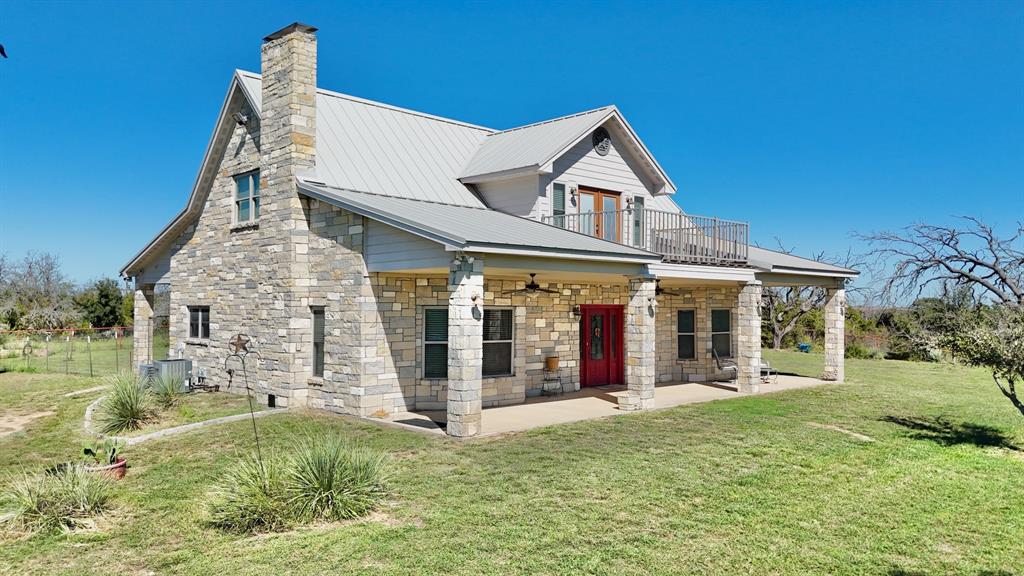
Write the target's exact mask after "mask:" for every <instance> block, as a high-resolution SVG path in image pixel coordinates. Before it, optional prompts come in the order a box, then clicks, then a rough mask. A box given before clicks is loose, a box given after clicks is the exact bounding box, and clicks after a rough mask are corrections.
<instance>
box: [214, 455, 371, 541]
mask: <svg viewBox="0 0 1024 576" xmlns="http://www.w3.org/2000/svg"><path fill="white" fill-rule="evenodd" d="M386 468H387V456H386V455H385V454H383V453H381V452H377V451H375V450H371V449H369V448H363V447H356V446H351V445H349V444H347V443H345V442H344V441H342V440H339V439H337V438H333V437H320V438H315V439H313V440H310V441H308V442H306V443H305V444H303V445H301V446H300V447H299V448H298V449H297V450H296V452H295V454H294V456H293V457H291V458H287V459H285V458H282V457H280V456H277V455H271V456H268V457H267V458H265V459H264V462H263V464H262V465H261V464H260V463H259V461H258V460H256V459H254V458H245V459H243V460H242V461H240V462H239V463H238V464H237V465H236V466H235V467H234V468H232V469H230V470H229V471H228V472H227V474H225V476H224V477H223V478H222V479H221V480H220V482H219V483H218V484H217V485H216V488H215V489H214V491H213V493H212V495H211V498H210V500H209V503H208V505H207V513H208V515H209V523H210V524H211V525H213V526H215V527H218V528H221V529H223V530H227V531H230V532H236V533H252V532H260V531H273V530H280V529H283V528H287V527H289V526H291V525H293V524H296V523H300V522H311V521H316V520H344V519H349V518H357V517H360V516H364V515H366V514H367V513H369V512H370V511H372V510H373V509H374V507H376V506H377V504H378V503H379V502H380V500H381V499H382V498H383V497H384V496H385V495H386V494H387V487H386V481H387V474H386Z"/></svg>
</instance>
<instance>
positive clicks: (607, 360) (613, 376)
mask: <svg viewBox="0 0 1024 576" xmlns="http://www.w3.org/2000/svg"><path fill="white" fill-rule="evenodd" d="M580 308H581V310H582V312H583V314H582V316H581V317H580V334H581V335H582V340H583V346H582V350H581V354H582V356H583V358H582V363H581V366H582V369H581V370H580V385H581V386H602V385H605V384H622V365H623V364H622V340H623V334H624V332H623V328H622V306H606V305H603V304H591V305H585V306H580Z"/></svg>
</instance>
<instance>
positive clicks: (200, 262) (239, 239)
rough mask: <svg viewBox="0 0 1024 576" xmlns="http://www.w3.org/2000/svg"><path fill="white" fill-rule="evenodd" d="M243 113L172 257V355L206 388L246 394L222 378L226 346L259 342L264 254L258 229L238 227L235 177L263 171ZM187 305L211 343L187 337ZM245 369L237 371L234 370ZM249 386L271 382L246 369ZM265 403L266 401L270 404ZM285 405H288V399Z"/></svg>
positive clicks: (255, 135)
mask: <svg viewBox="0 0 1024 576" xmlns="http://www.w3.org/2000/svg"><path fill="white" fill-rule="evenodd" d="M241 111H242V112H243V113H245V114H247V115H249V117H250V121H249V123H248V124H247V125H245V126H236V127H235V129H234V132H233V134H232V136H231V139H230V141H229V144H228V146H227V148H226V151H225V153H224V156H223V158H222V159H221V160H220V166H219V169H218V170H217V174H216V177H215V179H214V180H213V183H212V186H211V189H210V192H209V194H208V195H207V197H206V198H205V200H204V202H203V209H202V214H201V215H200V217H199V218H198V220H196V222H195V223H193V224H192V225H191V226H189V227H188V228H187V229H186V230H185V231H184V232H183V233H182V234H181V235H180V236H179V237H178V239H177V240H176V241H175V243H174V245H173V247H172V248H171V250H170V253H171V257H170V269H169V272H168V274H167V275H166V276H165V280H166V281H167V282H169V283H170V285H171V286H170V350H171V356H172V357H174V356H178V355H179V354H182V355H184V356H185V357H187V358H191V359H192V360H193V361H194V362H195V369H202V370H203V371H204V372H205V374H206V379H207V382H208V383H211V384H218V385H220V386H222V387H229V388H231V389H232V390H233V391H236V392H244V388H242V380H241V375H240V374H239V375H238V376H236V377H235V378H234V379H229V377H228V375H227V374H226V372H225V371H224V359H225V357H226V355H227V354H228V350H227V341H228V339H229V338H230V337H231V336H232V335H234V334H236V333H246V334H250V335H256V334H257V332H258V326H259V322H258V317H257V311H258V308H259V290H258V286H259V275H260V274H261V272H262V270H261V259H262V256H261V254H262V251H261V249H260V240H259V230H258V228H257V227H255V226H245V227H238V226H233V225H232V222H233V214H234V194H235V182H234V176H236V175H238V174H244V173H247V172H251V171H253V170H256V169H258V168H259V166H260V157H259V130H260V126H259V121H258V119H257V118H256V115H255V114H254V113H253V111H252V110H250V109H249V108H248V106H247V105H243V106H242V108H241ZM189 306H209V307H210V337H209V338H208V339H193V338H190V337H189V311H188V307H189ZM232 367H235V368H239V366H236V365H234V364H233V365H232ZM248 369H249V371H250V381H251V383H254V382H256V381H257V380H259V379H261V378H262V379H264V380H265V379H266V376H265V375H263V374H261V373H260V371H259V370H258V369H256V363H255V362H252V361H250V362H249V363H248ZM264 400H265V398H264ZM279 405H282V406H284V405H287V398H284V399H283V400H282V402H280V403H279Z"/></svg>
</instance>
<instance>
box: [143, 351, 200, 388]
mask: <svg viewBox="0 0 1024 576" xmlns="http://www.w3.org/2000/svg"><path fill="white" fill-rule="evenodd" d="M153 366H154V368H156V377H157V378H173V379H174V380H175V381H176V382H180V383H181V391H182V392H188V389H189V384H191V383H192V361H191V360H188V359H186V358H173V359H169V360H157V361H156V362H154V363H153Z"/></svg>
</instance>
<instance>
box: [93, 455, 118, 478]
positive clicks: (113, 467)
mask: <svg viewBox="0 0 1024 576" xmlns="http://www.w3.org/2000/svg"><path fill="white" fill-rule="evenodd" d="M85 469H86V470H88V471H89V472H102V473H104V474H108V475H110V476H111V477H112V478H113V479H114V480H120V479H121V478H124V475H125V474H127V473H128V461H127V460H125V459H124V458H121V457H118V459H117V462H114V463H113V464H108V465H106V466H86V468H85Z"/></svg>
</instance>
